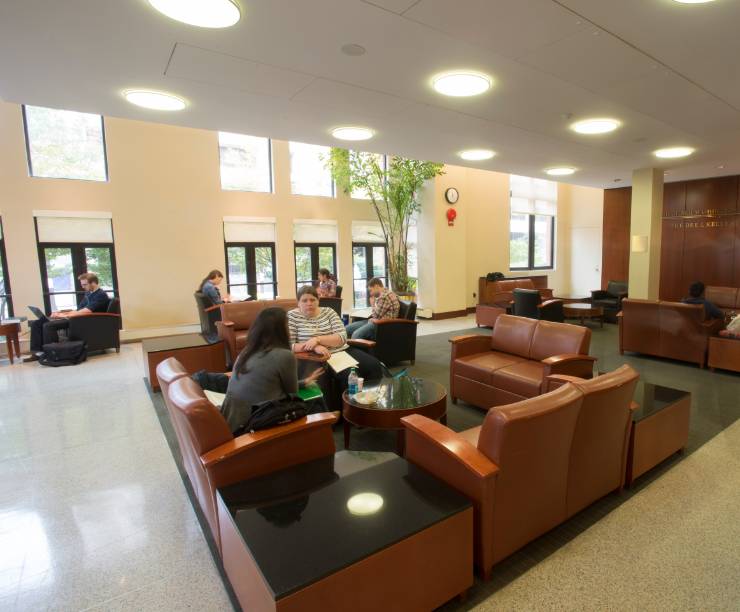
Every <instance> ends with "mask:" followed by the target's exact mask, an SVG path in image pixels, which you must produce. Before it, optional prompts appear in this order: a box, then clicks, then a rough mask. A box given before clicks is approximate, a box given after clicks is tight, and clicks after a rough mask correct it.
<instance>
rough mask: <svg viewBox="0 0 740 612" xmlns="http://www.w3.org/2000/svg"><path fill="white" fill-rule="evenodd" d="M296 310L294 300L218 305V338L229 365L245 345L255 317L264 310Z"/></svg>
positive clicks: (251, 301) (254, 301)
mask: <svg viewBox="0 0 740 612" xmlns="http://www.w3.org/2000/svg"><path fill="white" fill-rule="evenodd" d="M273 307H277V308H283V309H284V310H286V311H288V310H293V309H294V308H296V301H295V300H294V299H286V300H250V301H248V302H231V303H229V304H221V305H219V309H220V310H221V324H220V326H219V334H220V338H221V339H222V340H223V341H224V343H225V344H226V350H227V351H228V353H229V361H230V363H232V364H233V363H234V361H235V360H236V358H237V356H238V355H239V353H240V352H241V350H242V349H243V348H244V346H245V345H246V343H247V333H249V328H250V327H251V325H252V323H254V320H255V319H256V318H257V315H258V314H259V313H260V312H262V311H263V310H264V309H265V308H273Z"/></svg>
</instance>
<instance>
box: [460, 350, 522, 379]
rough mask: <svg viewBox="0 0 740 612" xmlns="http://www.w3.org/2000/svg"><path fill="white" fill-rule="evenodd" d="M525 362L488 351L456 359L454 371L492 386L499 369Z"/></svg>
mask: <svg viewBox="0 0 740 612" xmlns="http://www.w3.org/2000/svg"><path fill="white" fill-rule="evenodd" d="M520 361H524V359H522V358H521V357H517V356H516V355H508V354H506V353H498V352H496V351H487V352H485V353H476V354H475V355H467V356H466V357H460V358H458V359H455V363H454V364H453V371H454V373H455V374H457V375H458V376H464V377H465V378H469V379H471V380H475V381H477V382H480V383H483V384H486V385H492V384H493V373H494V372H495V371H496V370H498V369H499V368H504V367H506V366H510V365H513V364H515V363H518V362H520Z"/></svg>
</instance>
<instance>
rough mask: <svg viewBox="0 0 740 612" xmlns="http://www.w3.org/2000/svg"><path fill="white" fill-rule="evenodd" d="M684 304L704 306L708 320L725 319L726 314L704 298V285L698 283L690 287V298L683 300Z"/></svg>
mask: <svg viewBox="0 0 740 612" xmlns="http://www.w3.org/2000/svg"><path fill="white" fill-rule="evenodd" d="M681 301H682V302H683V303H684V304H703V305H704V315H705V316H706V318H707V319H724V318H725V313H724V312H722V311H721V310H720V309H719V308H717V307H716V306H715V305H714V304H712V302H710V301H709V300H707V299H706V298H705V297H704V283H702V282H701V281H696V282H695V283H691V286H690V287H689V297H687V298H684V299H683V300H681Z"/></svg>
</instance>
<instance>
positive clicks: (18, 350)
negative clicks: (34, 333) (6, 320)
mask: <svg viewBox="0 0 740 612" xmlns="http://www.w3.org/2000/svg"><path fill="white" fill-rule="evenodd" d="M19 327H20V326H19ZM18 335H19V330H16V332H15V336H13V345H14V346H15V356H16V357H20V356H21V341H20V339H19V338H18Z"/></svg>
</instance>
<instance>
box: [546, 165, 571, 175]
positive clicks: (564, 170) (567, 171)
mask: <svg viewBox="0 0 740 612" xmlns="http://www.w3.org/2000/svg"><path fill="white" fill-rule="evenodd" d="M575 171H576V169H575V168H569V167H567V166H562V167H558V168H548V169H547V170H545V174H549V175H550V176H570V175H571V174H574V173H575Z"/></svg>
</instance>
